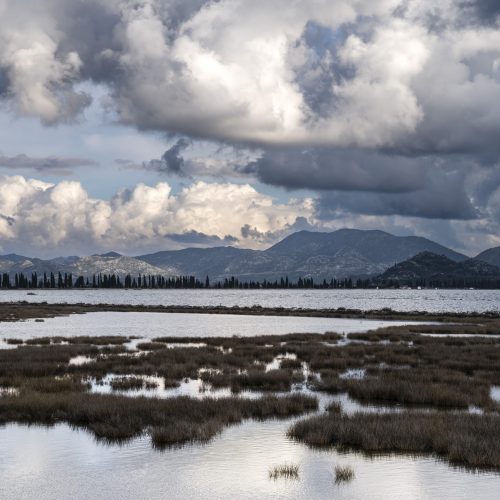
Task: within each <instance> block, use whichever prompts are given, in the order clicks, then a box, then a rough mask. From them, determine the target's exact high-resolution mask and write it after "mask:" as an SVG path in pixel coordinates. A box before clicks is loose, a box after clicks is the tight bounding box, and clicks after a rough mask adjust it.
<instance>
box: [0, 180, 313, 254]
mask: <svg viewBox="0 0 500 500" xmlns="http://www.w3.org/2000/svg"><path fill="white" fill-rule="evenodd" d="M313 211H314V205H313V202H312V200H310V199H302V200H291V201H290V202H288V203H287V204H280V203H276V202H275V201H274V200H273V199H272V198H271V197H269V196H266V195H263V194H261V193H258V192H257V191H256V190H255V189H254V188H253V187H251V186H249V185H239V184H209V183H205V182H196V183H194V184H192V185H191V186H189V187H186V188H184V189H182V190H181V191H180V192H179V193H177V194H173V193H172V191H171V188H170V186H169V185H168V184H167V183H163V182H162V183H158V184H157V185H156V186H146V185H144V184H139V185H137V186H136V187H135V188H134V189H133V190H124V191H121V192H119V193H117V194H116V195H115V196H114V197H113V198H112V199H111V200H109V201H107V200H97V199H93V198H91V197H90V196H89V195H88V193H87V192H86V191H85V190H84V189H83V187H82V186H81V185H80V183H78V182H70V181H63V182H60V183H59V184H48V183H44V182H40V181H37V180H34V179H26V178H24V177H21V176H9V177H1V178H0V241H1V242H2V243H1V244H2V247H3V248H2V251H6V250H11V249H15V250H16V251H18V252H19V251H23V252H25V253H33V252H34V253H38V254H40V253H42V254H46V255H54V254H55V253H57V252H62V253H74V252H78V253H81V252H82V251H95V250H96V249H103V250H104V249H115V250H120V251H128V252H135V251H139V250H141V249H151V248H155V249H157V248H167V247H168V246H169V244H170V245H171V244H172V242H170V243H169V240H168V236H169V235H176V236H178V235H180V234H185V233H190V234H193V233H200V234H205V235H209V236H215V237H218V238H220V239H221V240H224V238H225V237H227V236H229V237H231V238H236V239H238V240H239V241H240V243H241V244H242V245H243V246H245V247H247V246H249V247H259V246H260V244H261V243H262V241H261V240H260V239H259V235H266V234H267V235H269V234H273V233H278V234H282V233H283V231H286V230H287V229H288V228H290V227H291V226H293V224H294V223H295V222H296V220H297V218H306V219H310V218H311V217H312V214H313ZM244 226H245V227H250V228H252V231H251V232H248V231H242V228H243V227H244ZM231 238H230V239H231Z"/></svg>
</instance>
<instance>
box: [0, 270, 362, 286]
mask: <svg viewBox="0 0 500 500" xmlns="http://www.w3.org/2000/svg"><path fill="white" fill-rule="evenodd" d="M369 286H370V281H369V280H356V281H353V280H352V279H351V278H344V279H335V278H332V279H331V280H329V281H327V280H323V281H319V282H315V281H314V279H313V278H298V279H297V280H296V281H293V280H290V279H289V278H288V276H285V277H283V278H280V279H279V280H274V281H273V280H262V281H256V280H250V281H243V280H239V279H238V278H235V277H231V278H225V279H224V280H217V281H214V282H211V281H210V279H209V277H208V276H207V277H206V278H205V279H204V280H200V279H198V278H196V277H195V276H168V277H166V276H161V275H139V276H131V275H130V274H127V275H126V276H120V275H118V274H105V273H104V274H103V273H99V274H94V275H93V276H92V277H89V276H87V277H84V276H78V277H77V278H75V277H74V276H73V275H72V274H71V273H61V272H58V273H53V272H51V273H43V275H38V273H36V272H34V273H31V275H25V274H24V273H16V274H15V275H14V276H13V278H11V276H10V275H9V273H3V274H2V279H1V281H0V288H3V289H16V288H20V289H37V288H40V289H73V288H146V289H167V288H180V289H189V288H219V289H278V288H300V289H313V288H320V289H327V288H332V289H333V288H367V287H369Z"/></svg>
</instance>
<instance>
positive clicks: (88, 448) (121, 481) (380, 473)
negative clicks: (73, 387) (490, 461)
mask: <svg viewBox="0 0 500 500" xmlns="http://www.w3.org/2000/svg"><path fill="white" fill-rule="evenodd" d="M290 422H291V420H287V421H278V420H272V421H267V422H254V421H249V422H245V423H244V424H242V425H237V426H234V427H229V428H227V429H226V430H224V431H223V432H222V434H221V435H219V436H218V437H216V438H215V439H214V440H213V441H212V442H210V443H209V444H206V445H190V446H186V447H183V448H176V449H171V450H166V451H164V452H158V451H155V450H153V449H152V448H151V443H150V442H149V439H148V438H147V437H144V438H140V439H135V440H133V441H132V442H130V443H129V444H125V445H123V446H117V445H112V446H107V445H104V444H99V443H96V442H95V441H94V439H93V438H92V437H91V436H90V434H88V433H86V432H84V431H72V430H70V429H69V427H67V426H66V425H59V426H56V427H54V428H51V429H44V428H40V427H26V426H20V425H8V426H6V427H5V428H2V429H0V447H1V449H2V455H3V459H2V461H0V492H1V497H2V499H4V498H5V499H7V500H10V499H14V498H23V499H27V500H31V499H37V500H38V499H40V498H42V499H44V498H58V499H59V498H79V499H89V500H90V499H96V498H103V499H104V498H109V497H110V496H112V497H114V498H120V499H124V500H126V499H136V498H148V499H164V498H167V497H168V498H172V499H177V498H179V499H180V498H193V499H203V500H206V499H207V498H218V499H226V498H227V499H233V498H294V499H304V500H305V499H322V498H330V497H335V498H339V499H347V498H349V499H361V498H370V499H384V500H385V499H393V498H394V499H400V498H408V499H413V498H424V499H427V498H429V499H431V498H481V499H490V498H491V499H494V498H498V491H499V488H500V476H499V475H497V474H494V473H480V474H472V473H468V472H464V471H462V470H459V469H453V468H451V467H449V466H447V465H446V464H445V463H443V462H439V461H436V460H434V459H432V458H422V457H417V458H410V457H403V456H385V457H381V458H373V459H372V458H368V457H365V456H363V455H362V454H358V453H348V454H339V453H337V452H335V451H333V450H329V451H321V450H311V449H309V448H308V447H306V446H304V445H302V444H298V443H295V442H293V441H291V440H290V439H288V438H287V437H286V435H285V433H286V430H287V428H288V427H289V425H290ZM284 462H288V463H293V464H297V465H299V467H300V480H299V481H286V480H279V481H270V480H269V479H268V474H267V472H268V469H269V467H271V466H273V465H279V464H282V463H284ZM338 464H340V465H347V464H349V465H351V466H352V467H353V469H354V471H355V474H356V476H355V479H354V480H353V481H352V483H349V484H344V485H341V486H336V485H335V484H334V476H333V468H334V466H335V465H338Z"/></svg>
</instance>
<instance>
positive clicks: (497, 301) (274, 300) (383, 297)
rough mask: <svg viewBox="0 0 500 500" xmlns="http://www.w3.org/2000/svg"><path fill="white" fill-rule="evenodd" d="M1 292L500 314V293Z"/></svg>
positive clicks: (36, 298)
mask: <svg viewBox="0 0 500 500" xmlns="http://www.w3.org/2000/svg"><path fill="white" fill-rule="evenodd" d="M35 293H36V295H27V292H26V291H23V290H1V291H0V302H10V301H18V300H27V301H29V302H43V301H47V302H51V303H62V302H67V303H73V304H74V303H77V302H85V303H89V304H98V303H109V304H136V305H137V304H145V305H191V306H217V305H223V306H228V307H232V306H253V305H261V306H263V307H303V308H311V309H316V308H337V307H345V308H352V309H362V310H369V309H381V308H383V307H389V308H391V309H394V310H396V311H415V310H418V311H430V312H442V311H450V312H462V311H468V312H472V311H477V312H484V311H500V291H499V290H67V291H59V290H38V291H36V292H35Z"/></svg>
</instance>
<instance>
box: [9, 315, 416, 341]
mask: <svg viewBox="0 0 500 500" xmlns="http://www.w3.org/2000/svg"><path fill="white" fill-rule="evenodd" d="M405 324H418V323H416V322H411V321H378V320H364V319H347V318H309V317H306V318H299V317H289V316H237V315H230V314H175V313H172V314H170V313H143V312H139V313H138V312H94V313H88V314H75V315H72V316H62V317H58V318H48V319H46V320H45V321H44V322H43V323H38V322H36V321H34V320H28V321H22V322H16V323H9V324H8V325H7V326H5V328H3V331H2V338H16V337H18V338H23V339H26V338H34V337H54V336H61V337H67V336H78V335H90V336H102V335H123V336H139V337H143V338H149V339H152V338H155V337H161V336H172V337H203V336H207V337H214V336H217V337H232V336H234V335H237V336H241V337H248V336H254V335H283V334H287V333H324V332H327V331H336V332H339V333H346V334H347V333H351V332H365V331H368V330H373V329H376V328H382V327H384V326H390V325H393V326H398V325H405Z"/></svg>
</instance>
